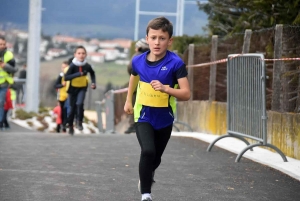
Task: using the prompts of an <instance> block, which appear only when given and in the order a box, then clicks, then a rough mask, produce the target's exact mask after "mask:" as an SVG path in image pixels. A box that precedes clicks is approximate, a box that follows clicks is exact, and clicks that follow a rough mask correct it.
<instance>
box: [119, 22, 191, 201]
mask: <svg viewBox="0 0 300 201" xmlns="http://www.w3.org/2000/svg"><path fill="white" fill-rule="evenodd" d="M146 33H147V35H146V40H147V43H148V44H149V48H150V51H147V52H145V53H143V54H141V55H138V56H135V57H134V58H133V61H132V73H131V76H130V79H129V87H128V94H127V99H126V103H125V106H124V111H125V112H126V113H127V114H133V113H134V118H135V122H136V123H135V124H136V125H135V126H136V135H137V138H138V141H139V144H140V147H141V156H140V163H139V176H140V182H139V189H140V191H141V194H142V201H151V200H152V198H151V186H152V182H153V181H154V180H153V177H154V171H155V169H156V168H157V167H158V166H159V165H160V163H161V156H162V154H163V152H164V150H165V148H166V146H167V143H168V141H169V139H170V136H171V132H172V126H173V121H174V114H175V110H176V108H175V107H176V104H175V98H178V99H180V100H188V99H189V98H190V87H189V83H188V80H187V70H186V66H185V64H184V63H183V61H182V60H181V59H180V58H179V57H178V56H177V55H176V54H175V53H172V52H170V51H168V46H170V45H171V44H172V41H173V38H172V34H173V25H172V23H171V22H170V21H169V20H168V19H166V18H165V17H158V18H155V19H153V20H151V21H150V22H149V23H148V26H147V30H146ZM136 87H137V97H136V103H135V105H134V111H133V107H132V94H133V92H134V90H135V88H136Z"/></svg>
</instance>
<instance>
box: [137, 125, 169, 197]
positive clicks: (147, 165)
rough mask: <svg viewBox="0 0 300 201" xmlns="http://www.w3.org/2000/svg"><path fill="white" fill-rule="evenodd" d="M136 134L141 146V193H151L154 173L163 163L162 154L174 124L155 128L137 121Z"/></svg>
mask: <svg viewBox="0 0 300 201" xmlns="http://www.w3.org/2000/svg"><path fill="white" fill-rule="evenodd" d="M135 126H136V127H135V129H136V135H137V138H138V141H139V144H140V146H141V156H140V164H139V175H140V181H141V193H142V194H144V193H151V185H152V173H153V172H154V171H155V170H156V168H158V166H159V165H160V163H161V156H162V154H163V152H164V150H165V148H166V146H167V144H168V141H169V139H170V136H171V132H172V127H173V125H172V124H171V125H169V126H167V127H165V128H162V129H159V130H154V129H153V127H152V126H151V124H149V123H146V122H140V123H136V125H135Z"/></svg>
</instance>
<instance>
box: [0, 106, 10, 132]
mask: <svg viewBox="0 0 300 201" xmlns="http://www.w3.org/2000/svg"><path fill="white" fill-rule="evenodd" d="M7 113H8V110H4V114H3V120H2V123H3V124H2V126H3V127H5V128H9V127H10V126H9V123H8V121H7Z"/></svg>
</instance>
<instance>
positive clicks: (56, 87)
mask: <svg viewBox="0 0 300 201" xmlns="http://www.w3.org/2000/svg"><path fill="white" fill-rule="evenodd" d="M62 76H63V75H61V74H59V76H58V77H57V79H56V82H55V86H54V88H55V89H60V88H62V87H63V85H62V84H61V80H62Z"/></svg>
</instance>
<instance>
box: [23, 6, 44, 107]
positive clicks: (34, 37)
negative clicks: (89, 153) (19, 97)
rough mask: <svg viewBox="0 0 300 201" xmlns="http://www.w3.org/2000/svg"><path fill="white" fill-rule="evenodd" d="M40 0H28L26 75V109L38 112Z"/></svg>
mask: <svg viewBox="0 0 300 201" xmlns="http://www.w3.org/2000/svg"><path fill="white" fill-rule="evenodd" d="M41 15H42V0H30V3H29V25H28V30H29V33H28V49H27V77H26V92H25V93H26V108H25V109H26V111H27V112H38V110H39V101H40V98H39V97H40V95H39V94H40V91H39V85H40V83H39V82H40V40H41Z"/></svg>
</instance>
